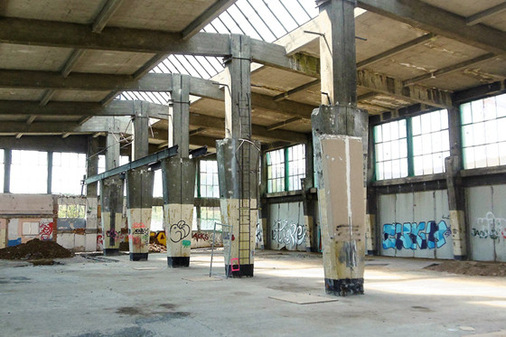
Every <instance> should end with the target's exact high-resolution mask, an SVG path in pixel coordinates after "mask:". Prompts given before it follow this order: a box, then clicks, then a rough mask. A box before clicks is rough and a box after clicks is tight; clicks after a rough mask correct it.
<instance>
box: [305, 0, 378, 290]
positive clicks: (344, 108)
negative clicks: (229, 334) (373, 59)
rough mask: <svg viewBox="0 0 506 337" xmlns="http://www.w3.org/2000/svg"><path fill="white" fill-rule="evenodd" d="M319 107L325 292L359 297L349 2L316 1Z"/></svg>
mask: <svg viewBox="0 0 506 337" xmlns="http://www.w3.org/2000/svg"><path fill="white" fill-rule="evenodd" d="M317 4H318V5H319V7H320V20H322V25H321V26H322V27H323V29H324V30H325V31H322V32H321V33H323V34H324V35H323V36H322V37H321V38H320V62H321V79H322V81H321V82H322V103H323V104H328V105H321V106H320V108H319V109H315V110H314V111H313V114H312V116H311V123H312V129H313V147H314V156H315V169H316V172H317V175H318V204H319V212H320V224H321V233H322V243H323V264H324V271H325V290H326V292H327V293H329V294H334V295H341V296H346V295H352V294H363V292H364V286H363V284H364V264H365V263H364V260H365V181H366V180H365V178H364V171H365V165H364V153H367V127H368V123H367V114H366V113H365V112H363V111H360V110H358V109H357V105H356V103H357V94H356V83H357V80H356V61H355V20H354V13H353V11H354V7H355V5H354V2H352V1H348V0H329V1H325V2H322V1H317Z"/></svg>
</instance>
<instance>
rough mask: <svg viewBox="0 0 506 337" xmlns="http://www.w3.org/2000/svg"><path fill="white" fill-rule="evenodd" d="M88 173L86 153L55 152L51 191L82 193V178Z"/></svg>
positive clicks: (57, 192)
mask: <svg viewBox="0 0 506 337" xmlns="http://www.w3.org/2000/svg"><path fill="white" fill-rule="evenodd" d="M85 175H86V155H85V154H82V153H65V152H54V153H53V170H52V183H51V193H54V194H70V195H80V194H82V192H83V193H84V190H82V188H83V185H82V184H81V180H83V177H84V176H85Z"/></svg>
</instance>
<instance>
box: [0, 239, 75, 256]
mask: <svg viewBox="0 0 506 337" xmlns="http://www.w3.org/2000/svg"><path fill="white" fill-rule="evenodd" d="M73 255H74V254H73V253H72V252H71V251H70V250H68V249H65V248H63V247H62V246H60V245H59V244H57V243H56V242H53V241H40V240H39V239H33V240H30V241H28V242H27V243H23V244H20V245H17V246H13V247H7V248H3V249H0V259H5V260H41V259H57V258H66V257H72V256H73Z"/></svg>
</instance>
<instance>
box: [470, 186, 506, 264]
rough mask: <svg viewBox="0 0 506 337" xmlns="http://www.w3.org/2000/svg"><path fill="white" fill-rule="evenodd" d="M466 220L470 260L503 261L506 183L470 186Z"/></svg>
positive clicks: (505, 241) (505, 239)
mask: <svg viewBox="0 0 506 337" xmlns="http://www.w3.org/2000/svg"><path fill="white" fill-rule="evenodd" d="M466 194H467V223H468V231H469V235H470V243H471V247H470V248H471V249H470V250H471V252H470V256H471V259H473V260H478V261H503V262H505V261H506V209H505V208H506V199H505V198H506V185H495V186H480V187H470V188H467V190H466Z"/></svg>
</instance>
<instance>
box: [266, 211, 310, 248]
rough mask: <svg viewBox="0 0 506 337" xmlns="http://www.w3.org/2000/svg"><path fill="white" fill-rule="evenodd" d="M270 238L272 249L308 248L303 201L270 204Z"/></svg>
mask: <svg viewBox="0 0 506 337" xmlns="http://www.w3.org/2000/svg"><path fill="white" fill-rule="evenodd" d="M269 207H270V208H269V214H270V217H269V236H268V237H269V239H270V240H271V248H272V249H282V248H286V249H288V250H299V251H305V250H306V244H305V242H306V235H307V233H306V228H305V227H304V209H303V206H302V202H290V203H277V204H271V205H269Z"/></svg>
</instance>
